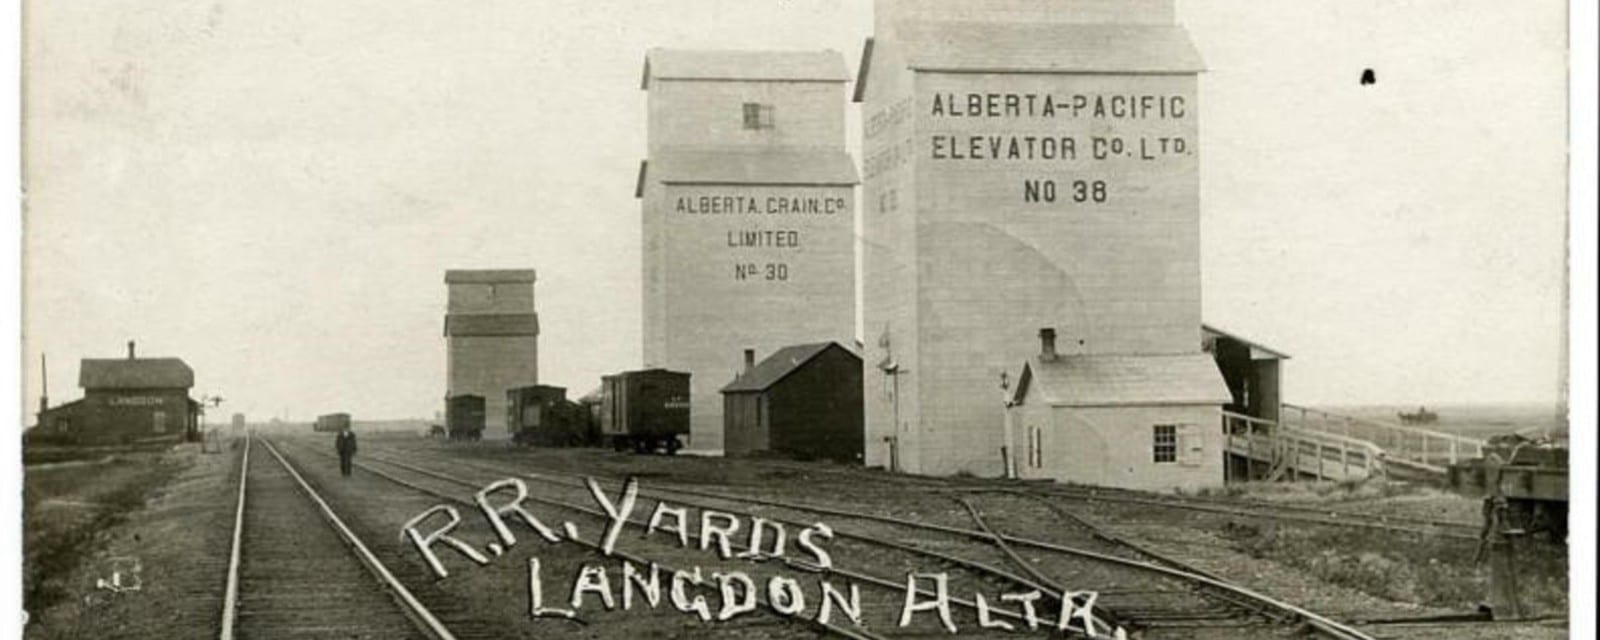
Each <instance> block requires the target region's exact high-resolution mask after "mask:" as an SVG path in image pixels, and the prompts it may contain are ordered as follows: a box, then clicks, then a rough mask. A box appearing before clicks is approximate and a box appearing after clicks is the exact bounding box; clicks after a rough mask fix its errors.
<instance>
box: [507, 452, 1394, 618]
mask: <svg viewBox="0 0 1600 640" xmlns="http://www.w3.org/2000/svg"><path fill="white" fill-rule="evenodd" d="M522 475H525V476H528V477H532V478H537V479H542V478H545V477H548V476H547V474H539V473H527V472H523V473H522ZM565 475H576V474H565ZM608 480H609V481H610V482H612V483H616V482H618V480H615V479H608ZM657 486H658V489H657V491H665V492H675V493H681V494H686V495H699V496H703V497H708V498H713V499H718V500H728V501H732V502H740V501H743V502H749V503H754V504H762V505H767V506H773V507H779V508H785V509H793V510H797V511H808V512H811V513H819V514H824V515H833V516H839V517H843V518H855V519H858V520H870V521H875V522H885V523H889V524H894V525H899V526H903V527H909V528H914V529H923V530H927V531H939V532H943V533H948V534H951V535H956V536H963V537H967V538H977V539H980V540H981V539H985V538H987V537H988V536H987V534H985V533H984V532H982V531H978V530H974V529H963V528H960V527H951V526H945V525H939V524H931V523H925V522H910V521H907V520H903V519H897V518H890V517H887V516H880V515H877V514H870V513H859V512H853V511H848V510H844V509H835V508H831V507H821V506H812V505H803V504H797V503H792V502H786V501H781V500H771V499H760V498H750V497H736V496H725V495H718V494H716V493H713V492H708V491H700V490H695V489H682V488H675V487H670V486H667V487H665V488H661V487H662V485H657ZM999 535H1000V537H1001V538H1002V539H1004V540H1005V541H1007V542H1010V543H1012V544H1019V545H1023V546H1028V547H1033V548H1036V549H1043V550H1046V551H1054V552H1056V553H1062V554H1066V555H1072V556H1077V557H1082V558H1088V559H1092V560H1099V561H1102V562H1106V563H1109V564H1116V565H1121V566H1125V567H1130V568H1134V569H1140V570H1144V571H1147V572H1151V573H1159V574H1163V575H1167V576H1171V577H1174V578H1178V579H1180V580H1187V581H1191V582H1197V583H1202V584H1206V585H1209V586H1211V587H1214V588H1217V589H1220V590H1224V591H1228V592H1231V593H1233V594H1235V595H1237V596H1240V597H1243V598H1247V599H1249V600H1253V601H1255V602H1258V603H1261V604H1262V605H1263V606H1266V607H1269V608H1272V609H1276V610H1278V611H1281V612H1283V613H1285V614H1287V615H1288V616H1290V617H1292V618H1294V619H1297V620H1301V621H1303V622H1305V623H1306V624H1307V625H1309V626H1310V627H1312V628H1313V629H1316V630H1317V631H1319V632H1321V633H1323V634H1325V635H1327V636H1330V637H1333V638H1337V639H1339V640H1376V638H1374V637H1372V636H1370V635H1367V634H1365V633H1362V632H1361V631H1359V630H1357V629H1355V628H1353V627H1350V626H1348V625H1345V624H1343V623H1340V622H1337V621H1335V620H1332V619H1330V618H1326V617H1324V616H1321V615H1318V614H1316V613H1314V612H1312V611H1310V610H1307V609H1304V608H1302V607H1299V606H1296V605H1293V604H1289V603H1287V602H1283V601H1281V600H1278V599H1276V598H1272V597H1270V596H1267V595H1264V594H1261V593H1257V592H1255V591H1252V590H1250V589H1247V588H1245V587H1241V586H1239V585H1236V584H1233V583H1230V582H1226V581H1223V580H1218V579H1215V578H1210V577H1207V576H1203V575H1198V574H1194V573H1191V572H1188V571H1183V570H1181V569H1173V568H1170V567H1164V566H1161V565H1157V564H1152V563H1148V562H1141V561H1138V560H1130V559H1127V558H1121V557H1117V556H1112V555H1108V554H1104V553H1099V552H1095V551H1090V550H1087V549H1079V548H1075V547H1069V546H1065V545H1059V544H1054V543H1051V542H1045V541H1041V540H1033V539H1030V538H1023V537H1019V536H1012V535H1008V534H999Z"/></svg>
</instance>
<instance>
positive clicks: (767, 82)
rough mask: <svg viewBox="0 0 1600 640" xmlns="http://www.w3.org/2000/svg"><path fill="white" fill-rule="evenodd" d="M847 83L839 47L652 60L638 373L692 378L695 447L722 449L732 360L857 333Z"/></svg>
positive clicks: (642, 180)
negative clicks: (660, 370)
mask: <svg viewBox="0 0 1600 640" xmlns="http://www.w3.org/2000/svg"><path fill="white" fill-rule="evenodd" d="M848 79H849V74H848V72H847V70H846V68H845V64H844V57H843V56H841V55H840V54H839V53H838V52H834V51H802V52H772V51H682V50H670V49H652V50H651V51H650V52H649V53H648V55H647V56H646V59H645V65H644V78H643V88H644V89H645V90H646V91H648V92H649V95H648V111H649V150H648V154H649V155H648V157H647V159H646V160H645V162H644V163H642V164H641V165H640V168H639V179H638V184H637V187H636V192H635V195H636V196H637V197H638V198H639V199H640V206H641V210H642V218H641V220H642V225H643V229H642V233H643V243H644V246H643V274H642V275H643V283H644V286H643V298H644V299H643V319H644V326H643V335H644V362H645V365H646V366H648V367H665V368H670V369H674V370H678V371H687V372H690V373H692V374H693V388H692V390H691V394H690V398H691V401H692V403H693V405H694V411H693V427H692V430H691V435H690V438H689V442H688V445H689V447H690V448H691V449H692V450H695V451H697V452H702V453H713V454H714V453H718V452H721V451H722V450H723V448H724V443H723V434H722V428H723V419H722V397H721V396H720V395H719V394H718V390H719V389H721V388H722V386H723V385H726V384H728V382H730V381H731V380H733V378H734V376H735V375H736V374H738V373H739V362H738V359H737V358H730V357H728V355H729V354H737V353H739V350H740V349H743V348H751V347H753V348H756V349H759V350H762V351H763V352H769V351H776V350H778V349H779V348H781V347H783V346H785V345H791V344H797V343H800V342H805V341H817V340H837V341H840V342H849V341H850V340H851V339H852V338H853V337H854V336H855V234H854V226H855V184H856V182H857V173H856V167H855V163H854V162H853V161H852V160H851V158H850V156H849V155H848V154H847V153H846V152H845V100H846V95H845V83H846V82H847V81H848Z"/></svg>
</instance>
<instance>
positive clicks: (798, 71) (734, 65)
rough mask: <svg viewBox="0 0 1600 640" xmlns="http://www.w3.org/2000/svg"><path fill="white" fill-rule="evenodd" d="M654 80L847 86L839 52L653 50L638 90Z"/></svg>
mask: <svg viewBox="0 0 1600 640" xmlns="http://www.w3.org/2000/svg"><path fill="white" fill-rule="evenodd" d="M652 80H700V81H763V80H765V81H787V82H847V81H849V80H850V74H849V72H848V70H846V68H845V64H844V56H843V55H841V54H840V53H839V52H837V51H833V50H822V51H714V50H689V49H651V50H650V51H649V52H648V53H646V54H645V58H644V75H643V78H642V80H641V82H640V85H639V88H641V89H647V90H648V89H649V88H650V82H651V81H652Z"/></svg>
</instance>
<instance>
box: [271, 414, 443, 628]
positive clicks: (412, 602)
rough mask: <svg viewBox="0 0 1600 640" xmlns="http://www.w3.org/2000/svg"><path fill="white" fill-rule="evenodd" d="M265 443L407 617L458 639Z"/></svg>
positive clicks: (308, 484) (273, 448) (272, 448)
mask: <svg viewBox="0 0 1600 640" xmlns="http://www.w3.org/2000/svg"><path fill="white" fill-rule="evenodd" d="M261 444H262V446H265V447H266V448H267V452H268V453H271V454H272V457H274V458H277V459H278V463H279V464H282V465H283V468H284V469H285V470H287V471H288V472H289V475H290V476H291V477H293V478H294V480H295V482H296V483H298V484H299V485H300V489H301V490H303V491H304V492H305V494H306V496H307V497H309V498H311V501H312V502H314V503H316V505H317V508H318V509H319V510H320V511H321V512H322V516H323V519H325V520H327V521H328V524H330V525H332V526H333V528H334V530H335V531H337V532H339V536H340V537H341V538H343V539H344V541H345V543H346V544H347V545H349V546H350V548H351V549H352V550H353V551H355V553H356V556H357V557H358V558H360V559H361V563H362V564H363V565H366V567H367V570H368V571H370V572H372V573H373V575H374V576H376V577H377V578H378V579H379V580H380V581H382V582H383V583H384V584H385V585H387V586H388V588H389V593H390V594H391V595H393V596H395V597H396V598H397V599H398V600H399V601H400V602H401V603H402V604H403V605H404V606H403V607H402V609H403V610H404V611H405V613H406V616H407V617H408V618H410V619H411V620H412V622H413V623H416V625H417V628H418V629H419V630H421V631H422V632H423V633H425V634H427V635H429V636H431V637H433V638H435V639H436V640H455V635H454V634H452V633H451V632H450V629H448V628H446V627H445V626H444V623H442V622H440V621H439V619H438V618H437V617H435V616H434V615H433V612H431V611H429V610H428V608H427V607H426V606H424V605H423V604H422V602H421V601H419V600H417V598H416V596H414V595H412V594H411V590H410V589H407V588H406V586H405V585H404V584H402V583H401V582H400V580H399V579H398V578H396V577H394V574H393V573H390V572H389V568H388V567H385V566H383V562H382V561H380V560H378V556H376V555H374V554H373V553H372V551H371V550H370V549H368V548H367V545H366V544H364V543H362V542H361V538H359V537H357V536H356V534H355V532H354V531H351V530H350V527H348V526H345V523H344V521H343V520H341V519H340V518H339V514H337V513H334V511H333V507H330V506H328V503H327V501H325V500H323V499H322V496H321V495H318V494H317V491H316V489H313V488H312V487H311V483H309V482H306V479H305V478H303V477H301V476H300V472H299V471H297V470H295V468H294V465H292V464H289V461H288V460H287V459H285V458H284V457H283V454H281V453H278V450H277V448H276V447H274V446H272V443H271V442H270V441H268V440H265V439H263V440H262V441H261Z"/></svg>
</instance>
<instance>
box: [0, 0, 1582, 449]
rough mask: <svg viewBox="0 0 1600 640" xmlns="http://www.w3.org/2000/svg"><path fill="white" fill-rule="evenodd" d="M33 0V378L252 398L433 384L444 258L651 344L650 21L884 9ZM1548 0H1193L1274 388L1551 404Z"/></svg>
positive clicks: (335, 401)
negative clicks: (85, 360)
mask: <svg viewBox="0 0 1600 640" xmlns="http://www.w3.org/2000/svg"><path fill="white" fill-rule="evenodd" d="M28 9H29V10H28V13H27V15H26V16H25V18H26V23H25V25H24V26H25V46H26V49H25V52H26V69H25V73H26V82H25V91H24V99H25V103H24V104H25V108H26V114H27V122H26V128H25V132H24V135H25V140H24V143H25V160H26V172H27V176H26V177H27V182H26V186H27V205H28V209H27V220H26V224H27V228H26V233H27V237H26V241H25V242H26V245H25V250H26V252H27V254H26V256H25V268H26V270H27V272H26V279H25V286H26V291H25V295H26V300H25V303H26V304H25V317H24V322H25V324H24V329H25V332H26V333H27V339H28V343H27V345H26V349H25V355H26V358H27V360H26V361H27V365H26V366H27V374H26V375H27V380H28V388H27V389H26V390H25V395H26V397H27V398H28V399H29V400H28V401H27V402H26V403H25V404H24V407H25V410H31V408H32V406H33V402H34V400H33V399H34V398H36V397H37V396H38V394H39V372H38V358H39V354H40V353H46V354H48V355H49V358H50V378H49V382H50V390H51V395H52V401H53V402H62V401H66V400H69V399H71V398H75V397H78V396H79V395H80V394H81V391H80V390H78V389H76V388H75V387H76V382H77V361H78V359H79V358H82V357H119V356H120V355H121V354H122V353H123V349H124V347H123V344H124V342H126V341H127V340H129V339H134V340H137V341H138V342H139V344H140V352H141V354H143V355H151V356H158V355H161V356H180V357H182V358H184V359H185V360H187V361H188V362H189V363H190V364H191V365H192V366H193V367H194V368H195V370H196V378H197V387H196V389H195V390H194V395H195V396H196V397H198V396H200V395H201V394H220V395H222V396H224V397H225V398H227V402H226V403H225V404H224V405H223V409H222V410H223V412H224V413H231V412H233V411H240V412H244V413H246V414H248V415H250V416H251V417H252V418H266V417H271V416H275V415H279V414H282V413H285V412H287V413H288V415H289V416H290V417H292V418H297V419H304V418H306V417H308V416H310V415H314V414H316V413H325V412H329V411H337V410H346V411H350V412H352V413H355V414H356V415H357V417H358V419H359V418H361V417H371V418H377V417H406V416H418V417H422V416H431V415H432V414H433V412H434V411H435V410H436V409H437V408H438V407H439V405H440V403H441V398H442V395H443V393H444V339H443V338H442V336H441V325H442V314H443V311H444V300H445V290H444V284H443V271H444V270H445V269H448V268H523V267H531V268H535V269H537V270H538V271H539V283H538V285H537V298H538V307H539V309H538V310H539V314H540V319H541V324H542V327H543V333H542V335H541V336H540V338H539V347H540V352H541V353H540V363H539V365H540V373H541V378H542V381H544V382H546V383H549V384H558V385H564V386H567V387H569V389H570V390H571V391H572V392H573V393H574V394H575V395H576V394H581V393H584V392H586V391H588V390H589V389H591V388H593V387H594V386H596V385H597V384H598V376H599V375H600V374H601V373H603V372H610V371H614V370H619V369H623V368H628V367H634V366H637V365H639V364H640V291H639V286H640V285H639V280H640V277H639V260H640V258H639V228H638V215H639V212H638V207H639V205H638V202H637V201H636V200H634V198H633V187H634V179H635V172H636V170H637V165H638V161H639V159H640V158H641V157H642V155H643V154H644V152H645V138H644V125H645V112H644V105H645V95H644V93H643V92H642V91H640V90H639V74H640V68H641V65H642V60H643V54H644V51H645V50H646V49H647V48H650V47H653V46H669V47H694V48H773V49H808V48H832V49H835V50H839V51H841V52H843V53H844V56H845V58H846V61H847V63H848V64H849V66H850V69H851V70H854V69H855V66H856V64H857V63H858V61H859V56H860V49H861V42H862V39H863V38H865V37H866V36H867V35H868V34H869V32H870V30H871V5H870V3H869V2H868V1H867V0H587V1H585V2H553V1H550V0H473V1H470V2H462V1H460V0H360V1H356V0H346V1H342V2H326V1H325V0H276V1H274V2H241V1H238V0H218V1H213V2H200V1H190V0H118V1H105V2H32V3H30V4H29V7H28ZM1565 12H1566V5H1565V3H1564V2H1562V1H1560V0H1536V1H1524V2H1504V1H1503V0H1450V1H1445V0H1429V1H1415V0H1413V1H1397V0H1298V1H1296V2H1293V3H1276V2H1273V3H1267V2H1260V1H1259V0H1180V2H1179V19H1180V21H1182V22H1183V23H1184V24H1185V25H1186V26H1187V27H1188V28H1189V30H1190V32H1191V34H1192V37H1193V39H1194V41H1195V43H1196V44H1197V46H1198V48H1199V49H1200V51H1201V53H1202V55H1203V56H1204V57H1205V59H1206V62H1207V65H1208V67H1209V68H1210V71H1209V72H1208V73H1206V74H1205V75H1204V76H1203V77H1202V79H1201V83H1200V102H1201V108H1200V113H1201V121H1200V153H1201V165H1200V166H1201V179H1202V210H1203V224H1202V230H1203V250H1202V256H1203V260H1204V261H1203V274H1204V275H1203V282H1204V287H1205V289H1204V304H1205V317H1206V319H1207V321H1208V322H1210V323H1212V324H1215V325H1218V326H1220V327H1223V328H1226V329H1228V330H1231V331H1233V332H1235V333H1239V334H1241V335H1243V336H1245V337H1248V338H1252V339H1255V340H1258V341H1260V342H1263V343H1265V344H1267V345H1270V346H1272V347H1275V348H1277V349H1280V350H1283V351H1287V352H1289V353H1291V354H1293V356H1294V359H1293V360H1292V361H1291V362H1290V364H1289V368H1288V373H1287V380H1286V385H1287V390H1286V393H1287V398H1288V399H1289V400H1290V401H1293V402H1300V403H1312V404H1317V403H1323V404H1360V403H1391V402H1392V403H1406V404H1417V403H1428V404H1437V403H1447V402H1497V401H1510V402H1553V401H1554V399H1555V397H1556V389H1557V387H1556V377H1557V371H1558V360H1557V358H1558V351H1559V349H1560V344H1559V331H1560V320H1561V294H1560V292H1561V283H1562V281H1561V274H1562V269H1563V267H1562V264H1563V262H1562V261H1563V255H1562V246H1563V244H1562V243H1563V237H1562V224H1563V215H1564V210H1565V202H1566V191H1565V189H1566V183H1565V170H1566V157H1565V150H1566V128H1565V127H1566V124H1565V121H1566V93H1565V81H1566V75H1565V74H1566V69H1565V55H1566V42H1565V38H1566V25H1565ZM1367 67H1371V68H1373V69H1375V70H1376V72H1377V77H1378V83H1377V84H1376V85H1374V86H1367V87H1363V86H1360V85H1359V84H1358V82H1357V80H1358V79H1359V77H1360V74H1361V70H1362V69H1364V68H1367ZM847 109H848V110H849V111H848V113H849V117H850V122H851V134H850V140H849V144H850V147H851V149H852V151H854V150H855V149H856V148H857V146H858V140H857V139H856V137H857V135H858V133H857V132H858V131H859V128H858V127H857V122H858V118H857V117H856V116H857V114H856V107H855V105H849V106H848V107H847ZM28 421H29V422H31V418H30V419H29V420H28Z"/></svg>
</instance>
